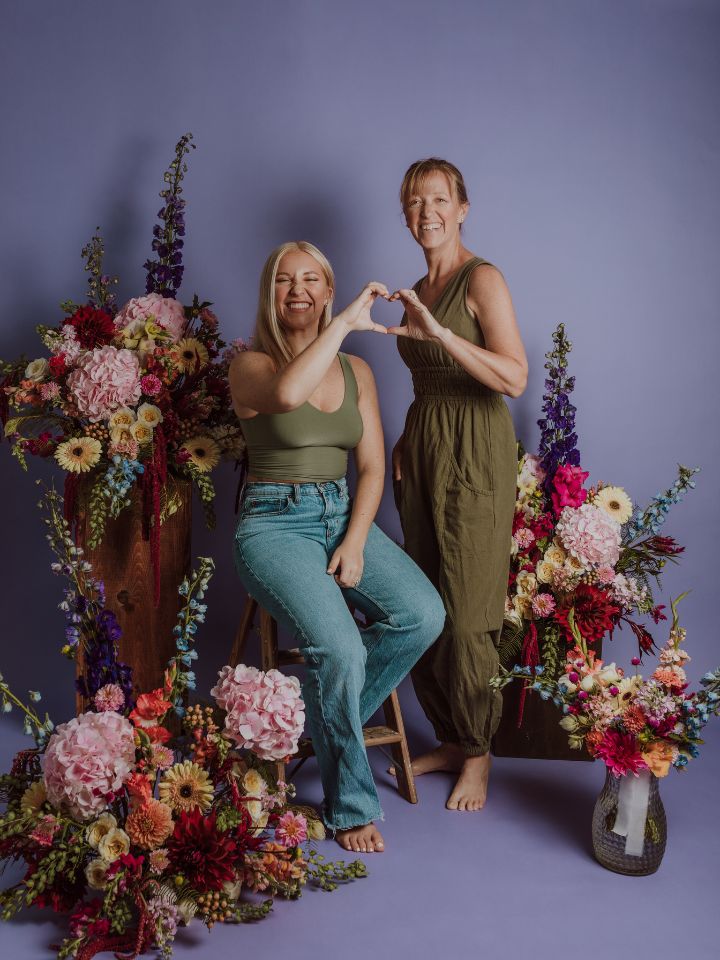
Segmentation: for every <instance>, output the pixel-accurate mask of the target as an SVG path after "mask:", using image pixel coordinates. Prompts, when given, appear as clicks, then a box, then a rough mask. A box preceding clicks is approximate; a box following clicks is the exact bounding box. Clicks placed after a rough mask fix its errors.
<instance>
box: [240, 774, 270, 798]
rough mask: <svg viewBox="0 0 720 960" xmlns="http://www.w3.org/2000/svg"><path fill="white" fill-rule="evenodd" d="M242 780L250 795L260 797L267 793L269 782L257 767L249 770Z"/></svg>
mask: <svg viewBox="0 0 720 960" xmlns="http://www.w3.org/2000/svg"><path fill="white" fill-rule="evenodd" d="M242 782H243V787H244V788H245V791H246V792H247V794H248V796H251V797H257V798H260V797H264V796H265V795H266V794H267V783H266V782H265V780H264V779H263V778H262V776H261V775H260V774H259V773H258V771H257V770H255V769H252V768H251V769H250V770H248V771H247V773H246V774H245V776H244V777H243V781H242Z"/></svg>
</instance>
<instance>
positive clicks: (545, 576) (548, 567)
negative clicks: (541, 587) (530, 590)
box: [535, 560, 556, 583]
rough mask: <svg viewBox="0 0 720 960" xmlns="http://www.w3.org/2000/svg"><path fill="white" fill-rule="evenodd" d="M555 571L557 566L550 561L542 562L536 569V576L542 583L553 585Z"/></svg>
mask: <svg viewBox="0 0 720 960" xmlns="http://www.w3.org/2000/svg"><path fill="white" fill-rule="evenodd" d="M555 569H556V567H555V564H553V563H550V562H549V561H548V560H541V561H540V562H539V563H538V565H537V567H536V568H535V576H536V577H537V578H538V580H539V581H540V583H552V578H553V570H555Z"/></svg>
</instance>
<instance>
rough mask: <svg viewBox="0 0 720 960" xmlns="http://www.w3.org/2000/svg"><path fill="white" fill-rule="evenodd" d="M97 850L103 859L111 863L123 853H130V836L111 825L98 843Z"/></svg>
mask: <svg viewBox="0 0 720 960" xmlns="http://www.w3.org/2000/svg"><path fill="white" fill-rule="evenodd" d="M97 850H98V853H99V854H100V856H101V857H102V858H103V860H107V861H108V862H109V863H112V862H113V860H117V859H118V857H122V856H123V854H126V853H130V837H129V836H128V835H127V834H126V833H125V831H124V830H121V829H120V828H119V827H113V828H112V829H111V830H108V832H107V833H106V834H105V836H104V837H103V838H102V840H101V841H100V843H98V848H97Z"/></svg>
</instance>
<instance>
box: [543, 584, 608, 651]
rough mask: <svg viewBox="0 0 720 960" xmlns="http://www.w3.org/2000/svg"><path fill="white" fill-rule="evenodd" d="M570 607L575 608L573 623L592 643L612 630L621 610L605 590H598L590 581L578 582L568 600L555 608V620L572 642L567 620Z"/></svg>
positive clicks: (567, 638)
mask: <svg viewBox="0 0 720 960" xmlns="http://www.w3.org/2000/svg"><path fill="white" fill-rule="evenodd" d="M572 609H574V610H575V625H576V626H577V628H578V630H579V631H580V633H581V634H582V636H583V638H584V639H585V640H586V641H587V642H588V643H594V642H595V641H596V640H599V639H600V638H601V637H603V636H605V634H606V633H607V632H608V631H610V630H612V628H613V627H614V626H615V624H616V623H617V621H618V619H619V617H620V613H621V612H622V611H621V610H620V607H619V606H618V605H617V604H616V603H613V602H612V600H611V599H610V596H609V595H608V593H607V592H606V591H605V590H600V589H599V587H595V586H593V585H592V584H590V583H580V584H578V586H577V589H576V590H575V592H574V594H572V596H570V597H569V598H568V601H567V602H566V603H564V604H561V605H560V606H559V607H558V608H557V609H556V610H555V620H556V622H557V623H558V624H559V625H560V627H561V629H562V631H563V633H564V634H565V639H566V640H567V642H568V643H573V642H574V638H573V635H572V630H571V629H570V624H569V622H568V615H569V613H570V610H572Z"/></svg>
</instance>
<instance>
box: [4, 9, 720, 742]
mask: <svg viewBox="0 0 720 960" xmlns="http://www.w3.org/2000/svg"><path fill="white" fill-rule="evenodd" d="M719 32H720V8H719V7H718V5H717V4H716V3H705V2H693V0H684V2H680V0H676V2H673V0H655V2H651V0H646V2H643V0H632V2H631V0H622V2H621V0H605V2H602V3H601V2H578V0H548V2H544V3H538V2H532V0H516V2H514V3H511V4H510V3H503V2H500V0H497V2H478V0H467V2H452V3H444V4H440V3H429V2H427V0H402V2H392V3H388V2H383V3H379V2H376V0H365V2H364V3H363V4H353V5H350V4H338V3H334V2H330V0H322V2H298V0H296V2H266V3H262V4H259V3H252V4H251V3H242V4H238V3H231V2H227V0H226V2H215V3H213V4H197V3H194V2H186V0H173V2H167V0H156V2H154V3H152V4H148V3H147V2H137V0H126V2H124V3H122V4H114V5H111V4H103V5H98V4H97V3H91V2H86V0H78V2H75V3H73V4H55V3H49V2H37V3H34V4H32V5H29V4H23V5H20V4H13V5H9V4H5V5H4V6H3V9H2V12H1V13H0V90H2V91H3V93H2V96H3V101H4V103H3V112H2V118H3V133H4V137H3V139H4V149H3V150H2V152H1V153H0V182H1V183H2V184H3V200H2V220H3V226H4V229H3V231H2V235H0V283H1V284H2V288H1V289H2V311H1V313H0V318H1V319H0V355H2V356H4V357H11V356H15V355H17V354H19V353H20V352H23V351H24V352H26V353H28V354H29V355H30V356H31V357H32V356H33V355H35V354H36V353H39V352H41V351H40V350H39V349H38V346H39V345H38V341H37V339H36V336H35V334H34V325H35V324H37V323H48V324H54V323H56V322H57V320H58V319H59V317H60V314H59V311H58V309H57V306H56V305H57V303H58V302H59V301H60V300H61V299H64V298H66V297H70V296H81V295H82V291H83V286H84V274H83V272H82V265H81V261H80V258H79V251H80V248H81V246H82V245H83V243H84V242H85V241H86V240H87V239H88V237H89V236H90V234H91V233H92V231H93V229H94V228H95V226H96V224H100V225H101V228H102V231H103V234H104V236H105V238H106V240H107V247H108V267H109V268H110V270H111V271H112V272H113V273H119V274H120V275H121V280H122V283H121V288H120V297H121V298H127V297H130V296H133V295H136V294H138V293H139V292H141V291H142V288H143V281H144V277H143V272H142V267H141V264H142V262H143V260H144V259H145V257H146V255H147V254H148V252H149V241H150V231H151V227H152V223H153V218H154V214H155V212H156V209H157V208H158V200H157V191H158V190H159V189H160V186H161V182H160V181H161V176H162V171H163V170H164V168H165V167H166V165H167V163H168V161H169V159H170V157H171V152H172V148H173V144H174V143H175V140H176V139H177V137H178V136H179V135H180V134H181V133H183V132H185V131H186V130H192V131H193V133H194V135H195V138H196V140H195V142H196V143H197V147H198V149H197V150H196V151H195V152H194V154H193V156H192V157H191V160H190V172H189V174H188V178H187V181H186V197H187V200H188V204H189V206H188V217H187V219H188V228H189V236H188V242H187V248H186V262H187V268H188V269H187V271H186V279H185V284H184V288H183V292H184V294H185V297H186V298H188V297H189V296H190V295H191V294H192V292H193V291H195V290H197V292H198V293H200V294H201V295H202V296H203V297H207V298H208V299H213V300H214V301H215V304H216V309H217V312H218V314H219V316H220V318H221V322H222V327H223V331H224V333H225V334H226V336H227V337H228V338H230V337H233V336H238V335H242V336H247V335H248V334H249V333H250V331H251V327H252V320H253V315H254V311H255V301H256V287H257V278H258V275H259V270H260V266H261V264H262V262H263V260H264V258H265V256H266V255H267V253H268V251H269V250H270V248H271V247H273V246H274V245H275V244H277V243H279V242H281V241H283V240H287V239H290V238H301V237H304V238H308V239H311V240H313V241H314V242H315V243H317V244H318V245H319V246H320V247H321V248H323V249H324V250H325V251H326V252H327V253H328V255H329V256H330V258H331V260H332V261H333V263H334V266H335V268H336V271H337V275H338V281H339V301H340V302H341V303H342V304H344V303H345V302H346V301H347V300H348V299H349V298H350V297H351V296H352V295H354V294H355V293H356V292H357V291H358V290H359V289H360V287H361V286H362V285H363V284H364V283H365V281H367V280H368V279H371V278H374V279H381V280H384V281H385V282H386V283H388V285H390V286H391V287H396V286H400V285H407V284H409V283H411V282H412V281H414V280H415V279H416V278H417V277H418V276H419V275H420V274H421V273H422V272H423V267H424V264H423V261H422V258H421V256H420V253H419V249H418V248H417V247H416V246H415V245H414V243H413V242H412V240H411V238H410V237H409V235H408V234H407V232H406V230H405V228H404V227H403V224H402V218H401V215H400V210H399V206H398V202H397V190H398V186H399V182H400V179H401V176H402V173H403V171H404V170H405V168H406V166H407V165H408V164H409V163H410V162H411V161H412V160H415V159H416V158H418V157H420V156H425V155H429V154H439V155H441V156H446V157H448V158H449V159H451V160H453V161H454V162H455V163H457V164H458V165H459V166H460V168H461V169H462V170H463V171H464V173H465V176H466V179H467V182H468V186H469V190H470V194H471V200H472V203H473V205H472V209H471V213H470V216H469V218H468V221H467V224H466V226H467V232H466V236H467V242H468V244H469V246H470V247H471V248H472V249H473V250H474V251H476V252H477V253H479V254H481V255H483V256H485V257H487V258H488V259H490V260H492V261H493V262H495V263H497V264H498V265H499V266H500V267H501V268H502V270H503V271H504V273H505V275H506V277H507V279H508V282H509V284H510V288H511V291H512V293H513V296H514V299H515V304H516V308H517V312H518V317H519V320H520V324H521V328H522V331H523V334H524V337H525V342H526V345H527V348H528V353H529V356H530V362H531V368H530V381H529V386H528V390H527V392H526V394H525V396H524V397H522V398H521V399H520V400H519V401H517V402H515V403H514V404H513V405H512V407H513V415H514V418H515V423H516V427H517V430H518V434H519V436H520V437H521V438H522V439H523V441H524V442H525V444H526V445H528V446H529V447H533V446H534V444H535V441H536V438H537V431H536V427H535V420H536V419H537V417H538V415H539V405H540V396H541V393H542V383H543V369H542V363H543V353H544V352H545V350H546V349H548V347H549V344H550V333H551V331H552V329H553V328H554V326H555V324H556V323H558V322H559V321H564V322H565V323H566V325H567V328H568V332H569V335H570V337H571V339H572V340H573V342H574V352H573V354H572V367H573V372H574V373H575V374H576V375H577V377H578V387H577V391H576V400H577V404H578V408H579V413H578V426H579V431H580V437H581V451H582V453H583V463H584V466H585V467H586V468H588V469H590V470H591V473H592V477H593V478H595V479H596V480H597V479H603V480H606V481H612V482H614V483H618V484H622V485H624V486H626V488H627V489H628V491H629V492H630V493H631V495H633V496H634V497H635V498H636V499H638V500H640V501H642V502H644V501H645V500H646V499H647V498H648V497H649V496H651V495H652V494H653V493H655V492H656V491H657V490H659V489H660V488H661V487H664V486H666V485H667V484H668V483H669V482H671V481H672V479H673V477H674V474H675V464H676V462H677V461H680V462H682V463H686V464H689V465H696V464H697V465H700V466H702V467H703V473H702V474H701V475H700V478H699V480H698V489H697V490H696V491H695V493H694V494H693V495H692V496H691V497H689V498H688V499H687V500H686V502H685V503H684V504H683V505H681V506H680V507H678V508H677V509H676V510H675V512H674V514H673V515H672V517H671V520H670V521H669V523H668V524H667V527H666V532H667V533H670V534H673V535H675V536H676V537H677V538H678V539H679V540H680V541H681V542H683V543H685V544H687V547H688V549H687V556H686V558H685V560H684V561H683V563H682V567H681V568H678V570H677V571H675V570H673V571H671V574H670V575H669V576H668V577H667V580H666V583H667V588H668V589H667V591H666V596H667V594H668V593H670V592H672V593H674V594H676V593H678V592H680V591H681V590H683V589H686V588H688V587H692V588H693V593H692V595H691V597H690V598H688V599H687V600H686V601H685V603H684V605H683V607H684V609H683V616H684V621H685V622H686V624H687V626H688V627H689V640H690V649H691V650H692V652H693V654H694V657H695V659H694V661H693V667H694V668H696V672H701V671H703V670H704V669H707V668H709V667H710V666H715V665H716V662H717V660H718V652H717V644H716V642H715V636H716V628H715V621H716V617H715V600H716V596H717V588H716V582H715V581H716V574H715V570H714V561H715V555H716V544H717V541H718V538H719V535H720V524H719V522H718V510H717V500H716V486H717V484H716V482H715V476H716V474H717V471H718V468H719V467H720V450H719V449H718V430H717V428H716V422H715V421H716V411H717V409H718V405H719V403H718V402H719V401H720V396H719V389H718V376H717V360H716V357H717V353H718V346H719V343H718V335H717V329H718V320H719V317H720V307H719V306H718V304H719V303H720V275H719V274H718V271H717V264H718V253H719V252H720V228H719V227H718V224H720V189H719V188H718V179H717V166H718V153H719V152H720V115H719V114H718V111H717V105H716V101H717V93H718V82H719V81H720V60H719V59H718V57H717V44H718V35H719ZM377 316H378V319H380V320H381V321H384V322H391V321H393V320H395V319H396V318H397V316H398V310H397V309H396V308H391V307H390V306H387V305H382V306H381V307H380V308H379V309H378V311H377ZM348 349H350V350H352V351H356V352H357V353H359V354H361V355H363V356H364V357H365V358H366V359H368V360H369V361H370V362H371V364H372V366H373V368H374V370H375V371H376V375H377V378H378V381H379V387H380V396H381V402H382V411H383V419H384V423H385V428H386V432H387V442H388V449H389V448H390V447H391V446H392V442H394V439H395V437H396V436H397V435H398V433H399V431H400V430H401V427H402V423H403V418H404V414H405V410H406V408H407V406H408V403H409V401H410V397H411V390H410V383H409V376H408V374H407V371H406V370H405V368H404V367H403V365H402V364H401V362H400V360H399V358H398V356H397V352H396V350H395V345H394V342H393V341H390V340H388V341H385V340H384V339H380V338H378V337H375V336H372V335H370V334H366V335H363V336H360V335H355V336H354V337H353V338H352V340H351V341H350V342H349V343H348ZM0 458H1V459H2V466H1V468H0V478H1V480H2V484H3V498H2V521H3V536H4V541H3V542H4V558H5V571H4V590H3V596H2V608H1V613H2V623H3V625H4V637H3V651H4V653H3V656H2V664H1V668H2V670H3V671H4V672H5V674H6V676H7V677H8V678H9V679H10V680H11V682H13V683H15V684H16V685H18V686H19V687H21V688H22V687H25V686H26V685H32V686H38V687H40V688H41V689H43V690H44V691H45V695H46V700H47V701H48V707H49V708H51V710H52V712H53V713H54V714H55V715H56V717H57V718H61V717H62V716H63V715H65V714H66V713H67V712H68V711H69V710H70V709H71V690H70V667H69V665H68V667H67V668H66V669H65V668H63V665H62V664H61V663H59V661H58V654H57V653H56V650H57V648H58V647H59V645H60V643H61V626H62V622H61V614H59V613H58V612H57V611H56V610H55V609H54V608H55V604H56V602H57V601H58V600H59V599H60V596H59V593H60V584H59V583H58V582H57V581H56V580H54V579H53V578H52V577H51V575H50V574H49V573H48V572H47V567H48V563H49V556H48V553H47V550H46V548H45V546H44V540H43V532H42V528H41V524H40V522H39V518H38V515H37V511H36V510H35V508H34V503H35V500H36V496H37V495H36V490H35V487H34V485H33V483H32V478H33V477H34V476H38V475H39V474H40V473H41V470H40V469H39V467H38V465H37V464H33V465H32V466H31V471H30V476H23V475H22V474H21V472H20V470H19V468H18V467H17V465H16V464H15V463H14V462H11V460H10V457H9V454H8V451H7V447H5V448H4V449H3V450H2V451H0ZM219 488H220V499H219V504H220V509H219V516H220V524H219V529H218V531H217V532H216V533H215V534H212V535H208V534H207V533H206V532H205V531H204V529H203V528H202V525H201V523H200V522H199V517H198V524H197V536H196V538H195V553H209V554H212V555H213V556H214V557H215V558H216V561H217V564H218V573H217V575H216V578H215V581H214V584H213V586H212V588H211V594H210V603H211V611H212V617H211V619H210V622H209V625H208V629H207V631H206V632H205V634H204V636H203V639H202V642H201V650H202V658H201V661H200V664H201V667H200V674H201V679H203V681H204V682H207V680H209V678H210V677H211V675H212V673H213V671H214V669H215V668H216V667H217V665H219V664H220V663H221V662H223V660H224V657H225V656H226V651H227V650H228V649H229V646H230V644H231V641H232V636H233V632H234V629H235V624H236V620H237V616H238V613H239V609H238V590H237V583H236V580H235V577H234V573H233V569H232V562H231V557H230V543H231V537H232V528H233V522H234V521H233V516H232V495H233V489H234V478H233V477H232V476H231V475H230V472H229V471H228V472H227V473H226V475H225V476H224V477H223V478H222V479H221V480H220V483H219ZM380 522H381V524H382V525H383V526H384V527H385V529H386V530H388V531H389V532H391V533H392V534H395V535H399V528H398V523H397V519H396V516H395V513H394V510H393V508H392V502H391V497H390V496H389V494H388V496H387V497H386V500H385V502H384V504H383V509H382V512H381V516H380ZM299 576H300V574H299ZM615 643H616V650H615V651H614V653H615V655H617V656H619V657H624V656H626V655H629V650H630V649H631V644H630V642H629V638H627V637H623V636H621V637H620V638H619V640H616V641H615ZM30 664H32V666H33V671H32V676H31V675H30V670H29V665H30ZM59 678H61V679H59ZM408 707H409V708H410V703H409V702H408ZM416 720H417V722H419V719H418V718H416ZM715 735H716V736H717V731H715ZM711 737H712V734H711Z"/></svg>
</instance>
